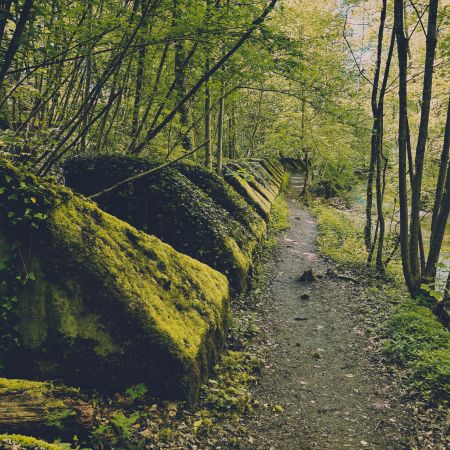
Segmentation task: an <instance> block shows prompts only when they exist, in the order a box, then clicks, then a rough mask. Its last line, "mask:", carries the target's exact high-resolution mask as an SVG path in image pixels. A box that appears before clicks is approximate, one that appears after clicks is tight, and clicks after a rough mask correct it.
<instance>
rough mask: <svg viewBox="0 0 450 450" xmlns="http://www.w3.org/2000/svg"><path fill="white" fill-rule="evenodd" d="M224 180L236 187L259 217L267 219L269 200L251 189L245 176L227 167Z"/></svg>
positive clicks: (269, 206)
mask: <svg viewBox="0 0 450 450" xmlns="http://www.w3.org/2000/svg"><path fill="white" fill-rule="evenodd" d="M225 180H226V181H227V182H228V183H230V185H231V186H232V187H233V188H234V189H236V191H237V192H239V194H241V195H242V197H243V198H244V199H245V200H246V201H247V202H248V203H249V204H250V205H252V206H253V207H254V208H255V209H256V211H257V212H258V214H260V216H261V217H263V218H264V219H266V220H268V219H269V214H270V208H271V205H270V202H269V200H267V199H266V198H265V197H263V196H262V195H261V194H260V193H259V192H258V191H257V190H255V189H253V187H251V186H250V184H249V183H248V182H247V180H246V179H245V178H243V177H242V176H241V175H240V174H239V173H238V172H237V171H235V170H231V169H228V168H227V170H226V172H225Z"/></svg>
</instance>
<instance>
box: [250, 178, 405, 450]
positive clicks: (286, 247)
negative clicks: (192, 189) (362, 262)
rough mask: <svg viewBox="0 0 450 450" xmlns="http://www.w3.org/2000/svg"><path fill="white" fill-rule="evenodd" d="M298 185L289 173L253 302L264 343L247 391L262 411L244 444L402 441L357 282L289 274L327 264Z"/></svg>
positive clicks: (331, 445)
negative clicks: (286, 225)
mask: <svg viewBox="0 0 450 450" xmlns="http://www.w3.org/2000/svg"><path fill="white" fill-rule="evenodd" d="M300 185H301V179H300V178H299V177H298V176H293V177H292V178H291V182H290V186H289V188H288V191H287V194H286V197H287V201H288V205H289V209H290V229H289V230H287V231H286V232H285V233H284V234H283V235H282V236H281V249H280V251H279V254H278V258H277V259H276V261H274V263H273V266H272V267H271V273H272V274H273V281H272V283H271V286H270V288H269V293H268V295H267V296H266V298H265V299H263V300H262V303H261V305H259V308H261V311H263V313H262V318H261V324H260V325H261V327H262V328H263V329H265V330H266V332H267V333H268V338H267V346H268V348H269V350H268V355H267V362H266V367H265V368H264V369H263V372H262V376H261V379H260V381H259V385H258V387H257V389H256V392H255V397H256V399H257V401H258V402H259V403H260V404H261V408H258V409H259V411H260V412H259V413H258V414H257V416H258V417H257V419H255V420H254V421H253V422H251V423H249V424H248V426H249V432H250V434H251V438H250V442H251V445H250V446H249V448H258V449H267V450H268V449H271V448H273V449H277V450H281V449H299V450H300V449H360V448H366V449H367V448H370V449H388V450H391V449H406V448H409V447H410V446H409V445H408V442H407V439H408V435H409V434H410V430H409V429H408V428H409V425H408V417H407V413H406V412H404V411H403V410H402V406H401V405H400V404H398V398H399V397H401V392H400V390H399V387H398V385H397V383H395V382H394V380H393V379H392V378H390V377H388V376H387V375H386V373H385V372H383V370H382V369H383V368H382V367H381V365H380V364H377V363H376V361H375V360H374V359H373V357H372V355H373V351H371V349H370V348H368V347H369V346H370V342H369V340H368V339H367V337H366V335H365V332H364V330H363V328H362V326H361V321H360V318H358V315H357V314H355V307H357V306H358V302H359V294H360V288H359V287H358V286H357V285H355V283H353V282H352V281H344V280H340V279H336V278H333V277H325V278H324V279H323V280H320V281H318V282H313V283H299V282H298V281H297V278H298V277H299V276H300V275H301V274H302V273H303V272H304V271H305V270H307V269H310V268H313V269H315V270H317V271H319V272H325V271H326V270H327V269H328V268H332V265H331V264H330V263H329V262H327V261H325V260H324V259H322V258H321V257H320V256H318V255H317V251H316V245H315V239H316V233H317V227H316V223H315V220H314V218H313V216H312V215H311V213H310V212H309V211H308V210H306V209H305V208H303V207H302V205H301V204H300V202H299V201H298V200H297V199H296V194H297V193H298V192H299V188H300ZM305 294H307V296H308V298H306V295H305ZM277 405H279V406H281V407H282V408H283V409H284V411H278V410H280V409H281V408H280V407H279V406H277Z"/></svg>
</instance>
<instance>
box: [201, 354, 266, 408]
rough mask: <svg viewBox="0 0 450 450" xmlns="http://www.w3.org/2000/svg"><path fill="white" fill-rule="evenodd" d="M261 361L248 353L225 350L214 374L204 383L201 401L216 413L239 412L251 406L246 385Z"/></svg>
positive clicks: (251, 381) (250, 383)
mask: <svg viewBox="0 0 450 450" xmlns="http://www.w3.org/2000/svg"><path fill="white" fill-rule="evenodd" d="M260 366H261V361H260V360H259V359H258V358H256V357H255V356H253V355H252V354H250V353H246V352H236V351H231V350H230V351H228V352H226V353H225V354H224V355H223V358H222V360H221V362H220V364H219V365H218V366H217V367H216V368H215V371H216V378H215V379H211V380H209V382H208V384H207V385H206V386H205V387H204V391H203V394H202V395H203V399H202V401H203V403H204V405H205V406H207V407H209V408H212V409H213V410H214V411H217V412H218V413H227V414H229V413H236V414H243V413H245V412H248V411H250V410H251V409H252V405H251V400H252V397H251V393H250V390H249V387H250V386H251V385H252V384H253V382H254V381H255V374H256V373H257V372H258V370H259V368H260Z"/></svg>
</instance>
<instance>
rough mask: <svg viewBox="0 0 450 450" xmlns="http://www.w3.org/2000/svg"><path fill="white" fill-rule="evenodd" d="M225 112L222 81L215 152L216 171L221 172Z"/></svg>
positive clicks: (218, 173)
mask: <svg viewBox="0 0 450 450" xmlns="http://www.w3.org/2000/svg"><path fill="white" fill-rule="evenodd" d="M224 113H225V83H224V82H223V81H222V90H221V97H220V101H219V116H218V119H217V127H218V130H217V153H216V172H217V175H221V174H222V169H223V118H224Z"/></svg>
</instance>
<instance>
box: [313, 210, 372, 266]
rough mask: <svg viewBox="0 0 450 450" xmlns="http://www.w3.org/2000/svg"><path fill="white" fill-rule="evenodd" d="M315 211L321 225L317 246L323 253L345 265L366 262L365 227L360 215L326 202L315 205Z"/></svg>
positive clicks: (319, 225) (318, 223)
mask: <svg viewBox="0 0 450 450" xmlns="http://www.w3.org/2000/svg"><path fill="white" fill-rule="evenodd" d="M313 213H314V215H315V216H316V218H317V225H318V227H319V234H318V237H317V246H318V248H319V251H320V252H321V253H322V254H323V255H325V256H327V257H328V258H330V259H332V260H333V261H336V262H337V263H340V264H345V265H349V264H350V265H362V264H365V263H366V261H367V250H366V248H365V246H364V234H363V229H364V228H363V224H362V223H361V220H360V219H359V218H358V217H354V216H352V215H351V213H349V212H344V211H340V210H338V209H336V208H333V207H332V206H328V205H324V204H317V205H315V206H314V207H313Z"/></svg>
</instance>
